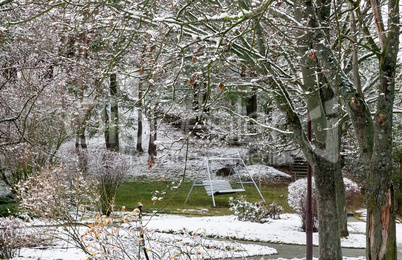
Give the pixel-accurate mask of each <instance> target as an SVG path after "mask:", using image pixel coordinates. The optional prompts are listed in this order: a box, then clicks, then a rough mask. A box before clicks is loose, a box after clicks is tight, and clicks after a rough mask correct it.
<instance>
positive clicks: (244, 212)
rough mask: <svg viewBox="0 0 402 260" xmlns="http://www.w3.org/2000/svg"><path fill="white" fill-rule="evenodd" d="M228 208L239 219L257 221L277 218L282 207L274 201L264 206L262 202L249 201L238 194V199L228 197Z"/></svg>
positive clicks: (262, 221)
mask: <svg viewBox="0 0 402 260" xmlns="http://www.w3.org/2000/svg"><path fill="white" fill-rule="evenodd" d="M229 205H230V208H229V210H230V211H232V212H233V214H234V215H235V216H237V219H238V220H240V221H251V222H258V223H265V222H268V221H269V219H278V218H280V214H281V212H282V210H283V208H282V207H281V206H279V205H277V204H276V203H271V204H269V205H268V206H265V205H264V203H263V202H256V203H251V202H248V201H247V200H246V199H245V196H240V197H239V198H238V199H236V198H233V197H231V198H230V199H229Z"/></svg>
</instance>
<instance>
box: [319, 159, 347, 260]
mask: <svg viewBox="0 0 402 260" xmlns="http://www.w3.org/2000/svg"><path fill="white" fill-rule="evenodd" d="M313 170H314V179H315V187H316V189H315V190H316V197H317V213H318V232H319V252H320V253H319V259H321V260H330V259H334V260H335V259H339V260H340V259H342V250H341V243H340V241H341V240H340V232H339V222H338V205H337V202H336V200H335V199H334V198H335V196H334V194H336V185H335V176H334V175H335V172H336V163H333V162H330V161H327V160H325V159H324V158H322V157H320V156H316V162H315V163H314V165H313Z"/></svg>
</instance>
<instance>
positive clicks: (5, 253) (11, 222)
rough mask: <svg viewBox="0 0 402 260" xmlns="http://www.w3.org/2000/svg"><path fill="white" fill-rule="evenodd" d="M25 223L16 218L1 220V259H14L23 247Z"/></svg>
mask: <svg viewBox="0 0 402 260" xmlns="http://www.w3.org/2000/svg"><path fill="white" fill-rule="evenodd" d="M23 227H24V223H23V221H22V220H20V219H16V218H14V217H6V218H0V259H9V258H13V257H14V256H15V255H16V254H17V251H18V249H19V248H21V247H22V246H23V241H24V238H25V234H24V232H23V230H22V228H23Z"/></svg>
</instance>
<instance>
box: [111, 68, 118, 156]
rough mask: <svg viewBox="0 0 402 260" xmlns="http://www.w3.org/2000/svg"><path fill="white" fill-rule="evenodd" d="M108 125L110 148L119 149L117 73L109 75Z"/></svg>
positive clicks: (116, 150)
mask: <svg viewBox="0 0 402 260" xmlns="http://www.w3.org/2000/svg"><path fill="white" fill-rule="evenodd" d="M110 96H111V102H110V127H109V142H110V150H111V151H115V152H118V151H119V105H118V102H117V75H116V73H112V74H111V75H110Z"/></svg>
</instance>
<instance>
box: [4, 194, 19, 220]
mask: <svg viewBox="0 0 402 260" xmlns="http://www.w3.org/2000/svg"><path fill="white" fill-rule="evenodd" d="M17 209H18V203H17V202H16V201H15V200H12V199H7V198H0V217H8V216H11V215H14V214H15V213H16V212H17Z"/></svg>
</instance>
